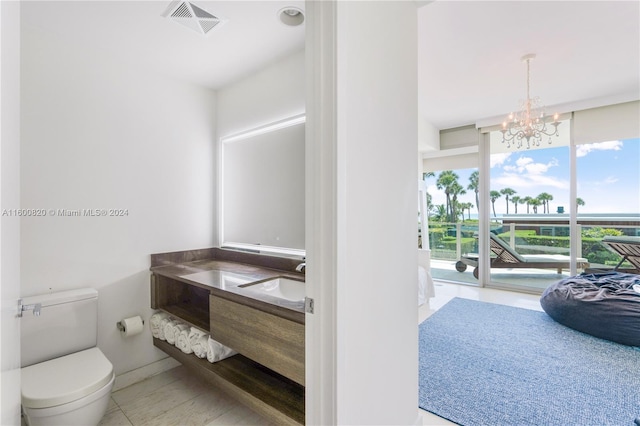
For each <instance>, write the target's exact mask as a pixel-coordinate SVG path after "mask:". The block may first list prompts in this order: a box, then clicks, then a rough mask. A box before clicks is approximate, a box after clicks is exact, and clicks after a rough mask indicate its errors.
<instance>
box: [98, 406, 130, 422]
mask: <svg viewBox="0 0 640 426" xmlns="http://www.w3.org/2000/svg"><path fill="white" fill-rule="evenodd" d="M98 426H132V425H131V422H130V421H129V419H127V416H125V415H124V413H123V412H122V410H120V409H116V410H113V411H111V412H109V413H107V414H105V416H104V417H103V418H102V420H101V421H100V423H98Z"/></svg>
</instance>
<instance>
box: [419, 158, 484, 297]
mask: <svg viewBox="0 0 640 426" xmlns="http://www.w3.org/2000/svg"><path fill="white" fill-rule="evenodd" d="M478 180H479V172H478V169H477V168H457V169H449V170H432V171H429V172H427V173H425V176H424V181H425V184H426V189H427V196H426V197H427V200H426V202H427V210H428V214H429V248H430V249H431V272H432V276H433V277H434V278H436V279H441V280H446V281H454V282H462V283H466V284H473V285H477V284H478V281H477V279H475V278H474V277H473V276H472V275H471V273H467V274H465V273H462V272H465V271H463V270H460V267H456V265H457V264H458V261H459V260H460V259H461V258H462V257H463V256H467V255H468V254H469V253H478V204H479V198H478V197H479V195H478V189H479V188H478ZM464 269H465V270H466V269H467V268H464ZM469 271H471V269H469Z"/></svg>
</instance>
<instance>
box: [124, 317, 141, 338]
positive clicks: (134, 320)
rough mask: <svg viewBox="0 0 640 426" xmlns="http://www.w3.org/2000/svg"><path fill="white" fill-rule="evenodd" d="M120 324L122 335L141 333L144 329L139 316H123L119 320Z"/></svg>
mask: <svg viewBox="0 0 640 426" xmlns="http://www.w3.org/2000/svg"><path fill="white" fill-rule="evenodd" d="M120 323H121V324H122V335H123V336H124V337H129V336H135V335H136V334H140V333H142V330H144V321H142V318H140V316H139V315H138V316H136V317H131V318H125V319H123V320H122V321H120Z"/></svg>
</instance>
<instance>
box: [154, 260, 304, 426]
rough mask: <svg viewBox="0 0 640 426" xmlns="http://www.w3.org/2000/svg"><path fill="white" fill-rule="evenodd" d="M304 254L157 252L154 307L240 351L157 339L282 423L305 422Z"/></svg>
mask: <svg viewBox="0 0 640 426" xmlns="http://www.w3.org/2000/svg"><path fill="white" fill-rule="evenodd" d="M299 264H300V260H297V259H288V258H280V257H273V256H266V255H262V254H254V253H246V252H241V251H234V250H225V249H219V248H209V249H200V250H189V251H181V252H173V253H161V254H152V255H151V308H153V309H158V310H161V311H164V312H167V313H168V314H170V315H171V316H172V317H175V318H176V319H179V320H180V321H182V322H184V323H186V324H189V325H191V326H193V327H197V328H199V329H201V330H203V331H205V332H206V333H208V334H210V335H211V337H212V338H213V339H214V340H217V341H218V342H220V343H222V344H223V345H226V346H229V347H231V348H232V349H234V350H235V351H237V352H238V355H234V356H232V357H230V358H227V359H224V360H222V361H218V362H216V363H213V364H212V363H210V362H208V361H207V359H206V358H205V359H200V358H197V357H196V356H194V355H191V354H184V353H183V352H182V351H180V349H178V348H176V347H174V346H173V345H171V344H169V343H167V342H166V341H163V340H160V339H156V338H154V339H153V344H154V346H156V347H158V348H159V349H161V350H163V351H164V352H166V353H167V354H168V355H170V356H172V357H173V358H175V359H176V360H178V361H179V362H180V363H182V364H183V365H185V366H186V367H187V368H190V369H192V370H195V371H197V373H198V374H199V375H200V376H201V377H203V378H205V379H206V380H208V381H209V382H211V383H212V384H213V385H214V386H216V387H218V388H220V389H222V390H224V391H226V392H227V393H229V394H230V395H231V396H233V397H234V398H236V399H237V400H238V401H240V402H242V403H244V404H245V405H248V406H249V407H250V408H251V409H253V410H254V411H256V412H258V413H260V414H261V415H263V416H264V417H265V418H267V419H269V420H270V421H273V422H275V423H276V424H291V425H300V424H304V418H305V415H304V394H305V387H304V385H305V382H304V381H305V362H304V354H305V334H304V323H305V314H304V274H301V273H299V272H296V266H298V265H299Z"/></svg>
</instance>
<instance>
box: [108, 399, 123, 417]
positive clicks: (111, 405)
mask: <svg viewBox="0 0 640 426" xmlns="http://www.w3.org/2000/svg"><path fill="white" fill-rule="evenodd" d="M119 409H120V407H118V404H116V402H115V401H114V400H113V397H111V398H109V405H108V406H107V412H106V414H109V413H110V412H112V411H115V410H119Z"/></svg>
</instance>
